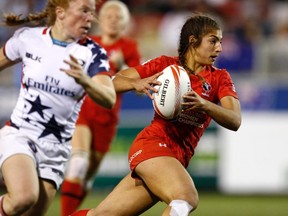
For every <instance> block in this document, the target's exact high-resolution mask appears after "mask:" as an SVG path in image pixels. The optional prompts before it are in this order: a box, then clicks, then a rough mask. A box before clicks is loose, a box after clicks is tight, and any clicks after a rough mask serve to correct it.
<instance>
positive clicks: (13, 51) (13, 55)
mask: <svg viewBox="0 0 288 216" xmlns="http://www.w3.org/2000/svg"><path fill="white" fill-rule="evenodd" d="M27 30H28V28H27V27H25V28H21V29H18V30H17V31H15V33H14V35H13V36H12V37H11V38H10V39H8V41H7V42H6V44H5V47H4V50H5V55H6V57H7V58H8V59H9V60H11V61H15V60H17V59H22V53H24V51H23V50H24V46H23V38H24V37H25V31H27Z"/></svg>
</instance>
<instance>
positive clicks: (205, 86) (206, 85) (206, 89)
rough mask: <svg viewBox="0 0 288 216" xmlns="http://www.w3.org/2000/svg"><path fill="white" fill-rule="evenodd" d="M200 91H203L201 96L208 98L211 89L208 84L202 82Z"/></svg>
mask: <svg viewBox="0 0 288 216" xmlns="http://www.w3.org/2000/svg"><path fill="white" fill-rule="evenodd" d="M202 89H203V90H204V92H202V95H204V96H207V97H209V96H210V92H211V89H212V87H211V85H210V83H208V82H204V83H203V85H202Z"/></svg>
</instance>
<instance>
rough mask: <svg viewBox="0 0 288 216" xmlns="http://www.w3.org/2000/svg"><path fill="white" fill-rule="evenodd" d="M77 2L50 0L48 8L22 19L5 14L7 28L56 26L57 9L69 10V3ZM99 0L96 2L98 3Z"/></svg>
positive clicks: (14, 15)
mask: <svg viewBox="0 0 288 216" xmlns="http://www.w3.org/2000/svg"><path fill="white" fill-rule="evenodd" d="M71 1H75V0H48V2H47V4H46V8H45V9H44V10H43V11H41V12H38V13H30V14H28V16H26V17H21V14H20V15H16V14H14V13H9V14H4V21H3V22H4V24H6V25H7V26H17V25H22V24H25V23H31V22H32V23H36V24H39V23H43V22H44V23H45V24H46V25H47V26H52V25H54V23H55V21H56V12H55V9H56V7H63V8H64V9H66V8H68V6H69V3H70V2H71ZM97 2H98V0H95V3H97Z"/></svg>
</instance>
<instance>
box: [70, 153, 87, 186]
mask: <svg viewBox="0 0 288 216" xmlns="http://www.w3.org/2000/svg"><path fill="white" fill-rule="evenodd" d="M88 167H89V158H88V153H87V152H83V151H78V152H74V153H73V154H72V156H71V158H70V160H69V163H68V167H67V169H66V173H65V178H67V179H79V180H81V181H84V179H85V177H86V174H87V170H88Z"/></svg>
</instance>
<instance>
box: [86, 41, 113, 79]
mask: <svg viewBox="0 0 288 216" xmlns="http://www.w3.org/2000/svg"><path fill="white" fill-rule="evenodd" d="M92 52H93V55H92V61H91V64H90V66H89V68H88V74H89V75H90V76H91V77H93V76H94V75H96V74H98V73H100V72H109V70H110V66H109V61H108V56H107V52H106V50H105V49H104V48H102V47H100V46H97V48H95V49H92Z"/></svg>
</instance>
